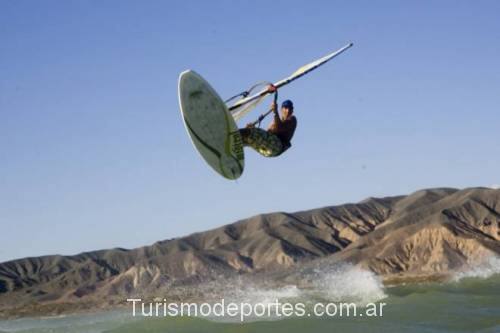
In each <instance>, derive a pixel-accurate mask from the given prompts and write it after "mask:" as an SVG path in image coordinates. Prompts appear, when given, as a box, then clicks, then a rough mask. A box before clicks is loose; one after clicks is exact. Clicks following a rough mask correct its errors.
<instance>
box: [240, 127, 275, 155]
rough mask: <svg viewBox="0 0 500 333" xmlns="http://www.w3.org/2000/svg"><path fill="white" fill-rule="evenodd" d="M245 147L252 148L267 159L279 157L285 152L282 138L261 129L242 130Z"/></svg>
mask: <svg viewBox="0 0 500 333" xmlns="http://www.w3.org/2000/svg"><path fill="white" fill-rule="evenodd" d="M240 134H241V139H242V141H243V145H244V146H246V147H252V148H253V149H254V150H255V151H256V152H258V153H259V154H261V155H262V156H265V157H273V156H278V155H279V154H281V152H282V151H283V144H282V143H281V140H280V138H278V137H277V136H276V135H274V134H271V133H269V132H267V131H265V130H263V129H261V128H256V127H251V128H242V129H240Z"/></svg>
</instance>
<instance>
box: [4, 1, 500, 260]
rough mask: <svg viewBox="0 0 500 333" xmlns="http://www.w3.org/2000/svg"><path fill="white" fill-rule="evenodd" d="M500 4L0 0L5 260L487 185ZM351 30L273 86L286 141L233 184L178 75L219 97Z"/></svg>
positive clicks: (497, 119)
mask: <svg viewBox="0 0 500 333" xmlns="http://www.w3.org/2000/svg"><path fill="white" fill-rule="evenodd" d="M499 13H500V2H498V1H418V2H416V1H413V2H408V1H377V2H374V1H189V0H184V1H34V0H33V1H13V0H11V1H7V0H6V1H1V2H0V115H1V118H0V226H1V230H0V261H4V260H9V259H13V258H19V257H24V256H36V255H43V254H55V253H59V254H74V253H78V252H80V251H84V250H94V249H101V248H110V247H115V246H121V247H129V248H130V247H136V246H141V245H147V244H150V243H153V242H155V241H157V240H161V239H167V238H172V237H177V236H182V235H185V234H188V233H191V232H195V231H202V230H206V229H209V228H213V227H216V226H220V225H223V224H226V223H229V222H233V221H235V220H237V219H240V218H245V217H248V216H251V215H254V214H258V213H261V212H271V211H297V210H302V209H308V208H315V207H319V206H324V205H331V204H340V203H344V202H352V201H359V200H362V199H364V198H366V197H368V196H382V195H396V194H405V193H409V192H412V191H415V190H418V189H421V188H427V187H436V186H451V187H460V188H461V187H468V186H488V185H493V184H498V183H500V175H499V172H498V168H499V165H500V144H499V142H500V130H499V124H500V109H499V105H500V20H499ZM349 41H353V42H354V43H355V46H354V47H353V48H352V49H350V50H349V51H348V52H346V53H344V54H343V55H341V56H340V57H339V58H337V59H335V60H334V61H333V62H331V63H329V64H327V65H326V66H324V67H323V68H322V69H321V70H319V71H317V72H314V73H312V74H310V75H309V76H307V77H305V78H303V79H301V80H299V81H297V82H296V83H294V84H293V85H291V86H289V87H287V88H284V89H283V90H282V91H281V92H280V96H281V97H283V98H285V97H286V98H291V99H292V100H293V101H294V102H295V105H296V114H297V117H298V119H299V126H298V130H297V133H296V136H295V138H294V146H293V148H292V149H291V150H289V151H288V152H287V153H286V154H285V155H283V156H282V157H280V158H276V159H265V158H262V157H260V156H258V155H257V154H256V153H254V152H251V151H247V152H246V157H247V159H246V170H245V173H244V175H243V177H242V178H241V179H240V180H239V181H238V182H230V181H227V180H225V179H223V178H222V177H219V176H218V175H217V174H215V173H214V172H213V171H212V170H211V169H209V168H208V167H207V166H206V165H205V163H204V162H203V161H202V160H201V159H200V158H199V156H198V155H197V153H196V152H195V151H194V149H193V147H192V145H191V142H190V141H189V139H188V137H187V135H186V133H185V130H184V127H183V124H182V122H181V118H180V113H179V107H178V102H177V77H178V74H179V73H180V72H181V71H183V70H184V69H187V68H192V69H195V70H196V71H198V72H199V73H200V74H202V75H203V76H204V77H205V78H206V79H207V80H209V81H210V82H211V83H212V85H213V86H214V87H215V88H216V89H217V90H218V91H219V92H220V94H221V95H222V96H224V97H229V96H231V95H233V94H234V93H237V92H239V91H241V90H242V89H244V88H246V87H248V86H249V85H251V84H252V83H254V82H256V81H261V80H269V81H275V80H278V79H281V78H283V77H284V76H286V75H288V74H290V73H291V72H293V71H294V70H295V69H296V68H297V67H298V66H300V65H303V64H304V63H306V62H308V61H310V60H313V59H315V58H317V57H319V56H322V55H324V54H326V53H327V52H330V51H332V50H335V49H337V48H339V47H341V46H343V45H344V44H346V43H347V42H349ZM266 104H267V103H266ZM262 111H264V108H261V109H259V110H257V111H256V112H255V114H254V115H253V116H254V117H256V116H257V115H258V113H260V112H262ZM246 120H252V119H250V118H248V119H245V121H246Z"/></svg>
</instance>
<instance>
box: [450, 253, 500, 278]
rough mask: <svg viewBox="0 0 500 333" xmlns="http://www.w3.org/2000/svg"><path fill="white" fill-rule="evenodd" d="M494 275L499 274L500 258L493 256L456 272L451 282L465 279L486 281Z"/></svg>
mask: <svg viewBox="0 0 500 333" xmlns="http://www.w3.org/2000/svg"><path fill="white" fill-rule="evenodd" d="M496 274H500V257H499V256H494V255H493V256H490V257H487V258H485V259H484V260H483V261H481V262H478V263H476V264H474V265H472V266H469V267H468V268H467V269H466V270H463V271H459V272H456V273H455V275H454V276H453V278H452V280H453V281H454V282H458V281H460V280H463V279H466V278H481V279H487V278H490V277H492V276H493V275H496Z"/></svg>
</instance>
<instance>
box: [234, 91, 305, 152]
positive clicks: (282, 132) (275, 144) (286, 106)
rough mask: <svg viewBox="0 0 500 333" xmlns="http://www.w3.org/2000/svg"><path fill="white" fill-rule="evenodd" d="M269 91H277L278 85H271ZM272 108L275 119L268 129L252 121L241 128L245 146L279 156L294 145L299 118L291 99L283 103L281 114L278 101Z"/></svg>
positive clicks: (274, 102)
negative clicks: (294, 111) (293, 139)
mask: <svg viewBox="0 0 500 333" xmlns="http://www.w3.org/2000/svg"><path fill="white" fill-rule="evenodd" d="M268 91H269V92H270V93H275V92H276V87H275V86H273V85H269V87H268ZM271 110H272V113H273V116H274V119H273V121H272V123H271V125H269V127H268V129H267V131H266V130H263V129H262V128H259V127H255V123H250V124H248V125H247V126H246V128H242V129H240V134H241V138H242V141H243V145H244V146H245V147H252V148H253V149H254V150H255V151H257V152H258V153H259V154H261V155H263V156H265V157H275V156H279V155H281V154H283V153H284V152H285V151H286V150H287V149H288V148H290V147H291V146H292V144H291V140H292V137H293V134H294V133H295V129H296V127H297V118H295V116H294V114H293V103H292V101H291V100H286V101H284V102H283V103H282V104H281V115H280V114H279V112H278V105H277V103H276V101H273V103H272V105H271ZM260 120H261V119H260Z"/></svg>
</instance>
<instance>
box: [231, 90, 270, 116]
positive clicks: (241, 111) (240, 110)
mask: <svg viewBox="0 0 500 333" xmlns="http://www.w3.org/2000/svg"><path fill="white" fill-rule="evenodd" d="M270 84H271V83H270V82H259V83H257V84H255V85H254V86H252V87H251V88H250V89H248V90H247V91H245V94H244V95H245V96H252V95H258V96H259V97H258V98H255V99H253V100H251V101H249V102H248V103H242V104H241V103H240V101H242V100H244V99H245V97H242V98H240V99H239V100H238V101H236V102H235V103H234V104H233V105H238V106H237V107H235V108H232V106H228V109H229V110H230V112H231V115H232V116H233V118H234V120H235V121H238V120H239V119H241V118H243V117H244V116H245V115H246V114H248V113H249V112H250V111H252V110H253V109H254V108H256V107H257V105H259V104H260V103H261V102H262V101H263V100H264V99H265V98H266V97H267V96H268V95H267V94H260V93H261V92H265V91H267V87H268V85H270Z"/></svg>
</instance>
